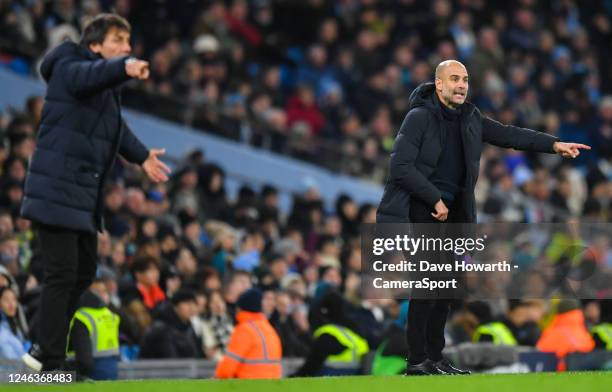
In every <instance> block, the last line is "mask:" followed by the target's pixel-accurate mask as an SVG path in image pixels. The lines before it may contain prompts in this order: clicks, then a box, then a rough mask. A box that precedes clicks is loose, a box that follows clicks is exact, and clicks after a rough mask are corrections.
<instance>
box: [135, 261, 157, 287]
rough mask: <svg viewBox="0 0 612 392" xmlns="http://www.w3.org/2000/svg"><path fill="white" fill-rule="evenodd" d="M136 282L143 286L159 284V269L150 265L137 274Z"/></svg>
mask: <svg viewBox="0 0 612 392" xmlns="http://www.w3.org/2000/svg"><path fill="white" fill-rule="evenodd" d="M136 280H137V281H138V283H141V284H143V285H145V286H154V285H156V284H157V283H159V269H157V267H155V266H154V265H151V266H149V268H147V269H146V270H145V271H142V272H137V273H136Z"/></svg>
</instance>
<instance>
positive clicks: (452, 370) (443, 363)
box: [435, 358, 471, 374]
mask: <svg viewBox="0 0 612 392" xmlns="http://www.w3.org/2000/svg"><path fill="white" fill-rule="evenodd" d="M435 366H436V367H437V368H438V369H440V370H442V371H444V372H446V373H448V374H470V373H471V372H470V371H469V370H464V369H459V368H458V367H456V366H455V365H453V364H452V363H451V362H450V361H449V360H448V359H446V358H444V359H441V360H439V361H438V362H435Z"/></svg>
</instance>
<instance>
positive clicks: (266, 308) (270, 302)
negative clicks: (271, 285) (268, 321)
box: [261, 290, 276, 315]
mask: <svg viewBox="0 0 612 392" xmlns="http://www.w3.org/2000/svg"><path fill="white" fill-rule="evenodd" d="M275 304H276V298H275V295H274V291H272V290H266V291H264V293H263V296H262V300H261V311H262V312H263V313H265V314H267V315H270V314H272V312H274V305H275Z"/></svg>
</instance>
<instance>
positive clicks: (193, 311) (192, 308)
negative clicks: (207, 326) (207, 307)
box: [174, 301, 198, 321]
mask: <svg viewBox="0 0 612 392" xmlns="http://www.w3.org/2000/svg"><path fill="white" fill-rule="evenodd" d="M174 310H175V311H176V315H177V316H178V317H179V318H180V319H181V320H182V321H188V320H190V319H191V318H192V317H193V316H195V315H197V314H198V305H197V304H196V302H195V301H183V302H180V303H178V304H176V305H175V306H174Z"/></svg>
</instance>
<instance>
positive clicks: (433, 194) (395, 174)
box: [389, 110, 441, 206]
mask: <svg viewBox="0 0 612 392" xmlns="http://www.w3.org/2000/svg"><path fill="white" fill-rule="evenodd" d="M425 115H426V113H424V112H423V111H419V110H412V111H410V112H409V113H408V115H407V116H406V118H405V119H404V122H403V123H402V126H401V128H400V130H399V132H398V134H397V137H396V138H395V143H394V145H393V151H392V152H391V159H390V162H389V165H390V168H389V169H390V170H389V171H390V179H391V181H393V182H394V183H396V184H398V185H399V186H401V187H402V188H404V189H406V190H407V191H408V192H411V193H412V194H414V195H415V196H417V197H418V198H420V199H421V200H424V201H425V202H426V203H427V204H429V205H431V206H433V205H435V204H436V202H437V201H438V200H440V197H441V194H440V191H439V190H438V188H436V186H435V185H434V184H432V183H431V182H430V181H429V180H428V179H427V178H426V177H425V176H424V175H423V173H421V172H420V171H419V170H417V168H416V166H415V161H416V158H417V157H418V155H419V150H420V146H421V141H422V138H423V132H424V130H425V127H426V118H424V116H425Z"/></svg>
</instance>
